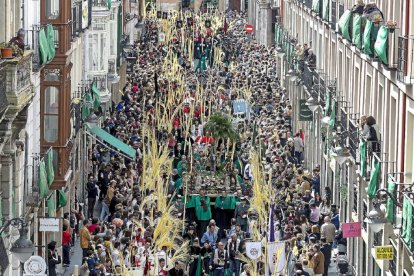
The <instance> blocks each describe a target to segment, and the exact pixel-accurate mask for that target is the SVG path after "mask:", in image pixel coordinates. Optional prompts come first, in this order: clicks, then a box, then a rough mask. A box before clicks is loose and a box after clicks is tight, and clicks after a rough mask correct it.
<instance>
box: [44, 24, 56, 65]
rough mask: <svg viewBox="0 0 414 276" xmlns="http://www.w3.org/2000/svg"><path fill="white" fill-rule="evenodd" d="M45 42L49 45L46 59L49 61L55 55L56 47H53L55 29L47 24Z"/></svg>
mask: <svg viewBox="0 0 414 276" xmlns="http://www.w3.org/2000/svg"><path fill="white" fill-rule="evenodd" d="M46 31H47V44H48V46H49V53H48V58H47V60H48V61H50V60H52V59H53V58H54V57H55V54H56V49H55V31H54V30H53V26H52V25H50V24H48V25H47V29H46Z"/></svg>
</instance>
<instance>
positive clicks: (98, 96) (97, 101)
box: [91, 83, 101, 109]
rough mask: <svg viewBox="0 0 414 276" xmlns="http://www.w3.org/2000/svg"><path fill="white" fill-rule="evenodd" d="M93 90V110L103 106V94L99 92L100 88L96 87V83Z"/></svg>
mask: <svg viewBox="0 0 414 276" xmlns="http://www.w3.org/2000/svg"><path fill="white" fill-rule="evenodd" d="M91 90H92V97H93V108H94V109H98V108H99V106H100V105H101V92H100V91H99V89H98V87H96V84H95V83H94V84H93V85H92V88H91Z"/></svg>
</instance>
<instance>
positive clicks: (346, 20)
mask: <svg viewBox="0 0 414 276" xmlns="http://www.w3.org/2000/svg"><path fill="white" fill-rule="evenodd" d="M351 19H352V13H351V11H350V10H346V11H345V12H344V14H343V15H342V16H341V18H340V19H339V22H338V25H339V30H340V31H341V34H342V36H343V37H344V38H346V39H347V40H349V41H351V34H350V33H349V24H350V23H351Z"/></svg>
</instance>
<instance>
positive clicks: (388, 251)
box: [375, 245, 394, 260]
mask: <svg viewBox="0 0 414 276" xmlns="http://www.w3.org/2000/svg"><path fill="white" fill-rule="evenodd" d="M375 256H376V259H377V260H392V259H394V248H393V247H392V245H386V246H375Z"/></svg>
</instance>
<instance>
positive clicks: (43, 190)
mask: <svg viewBox="0 0 414 276" xmlns="http://www.w3.org/2000/svg"><path fill="white" fill-rule="evenodd" d="M48 192H49V188H48V185H47V176H46V164H45V161H44V160H42V161H40V164H39V195H40V199H44V198H45V197H46V196H47V193H48Z"/></svg>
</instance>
